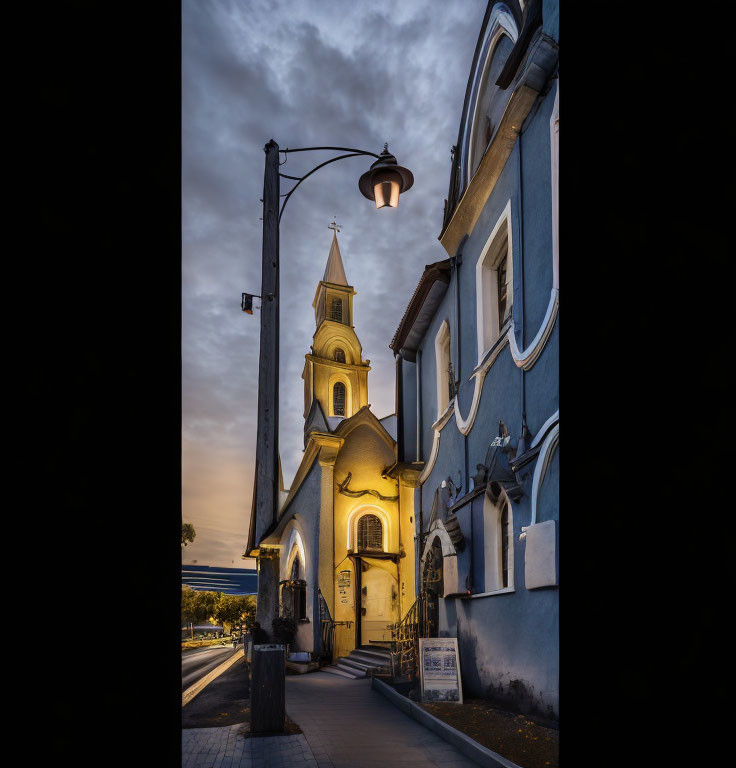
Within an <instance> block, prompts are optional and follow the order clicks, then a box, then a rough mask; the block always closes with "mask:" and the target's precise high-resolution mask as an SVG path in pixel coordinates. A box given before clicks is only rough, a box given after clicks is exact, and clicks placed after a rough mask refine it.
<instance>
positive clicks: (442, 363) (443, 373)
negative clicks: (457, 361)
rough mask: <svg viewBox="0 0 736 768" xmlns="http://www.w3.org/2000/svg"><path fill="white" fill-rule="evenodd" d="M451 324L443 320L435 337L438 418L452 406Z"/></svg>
mask: <svg viewBox="0 0 736 768" xmlns="http://www.w3.org/2000/svg"><path fill="white" fill-rule="evenodd" d="M450 355H451V347H450V324H449V323H448V322H447V320H443V321H442V325H441V326H440V329H439V330H438V331H437V335H436V336H435V337H434V362H435V374H436V378H437V418H438V419H439V418H440V417H441V416H442V415H443V414H444V413H445V412H446V411H447V410H448V408H449V406H450V392H449V388H450V387H449V384H450V379H449V374H448V371H447V369H448V368H449V366H450Z"/></svg>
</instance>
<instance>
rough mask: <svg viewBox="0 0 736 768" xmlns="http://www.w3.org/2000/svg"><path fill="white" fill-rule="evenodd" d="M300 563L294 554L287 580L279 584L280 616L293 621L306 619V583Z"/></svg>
mask: <svg viewBox="0 0 736 768" xmlns="http://www.w3.org/2000/svg"><path fill="white" fill-rule="evenodd" d="M303 570H304V569H303V566H302V562H301V560H300V558H299V554H298V553H295V554H294V561H293V563H292V565H291V572H290V573H289V578H288V579H286V580H285V581H282V582H281V600H280V607H281V611H280V613H281V615H282V616H289V617H291V618H293V619H297V620H304V619H306V618H307V582H306V581H304V572H303Z"/></svg>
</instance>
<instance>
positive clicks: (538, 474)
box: [519, 422, 560, 541]
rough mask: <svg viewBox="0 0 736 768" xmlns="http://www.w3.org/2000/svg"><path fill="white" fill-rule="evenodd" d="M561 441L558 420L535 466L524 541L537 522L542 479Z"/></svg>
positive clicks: (522, 529)
mask: <svg viewBox="0 0 736 768" xmlns="http://www.w3.org/2000/svg"><path fill="white" fill-rule="evenodd" d="M559 442H560V423H559V422H557V424H555V426H554V427H553V428H552V430H550V433H549V434H548V435H547V437H545V438H544V442H543V443H542V447H541V448H540V449H539V456H538V457H537V465H536V467H534V477H533V479H532V493H531V497H532V519H531V522H530V523H529V525H526V526H525V525H522V527H521V534H520V535H519V541H524V539H525V538H526V531H527V530H528V529H529V528H531V526H533V525H536V524H537V504H538V502H539V491H540V488H541V487H542V481H543V480H544V476H545V475H546V474H547V469H548V467H549V463H550V461H551V459H552V456H553V455H554V452H555V449H556V448H557V445H558V444H559Z"/></svg>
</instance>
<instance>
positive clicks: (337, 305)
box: [330, 298, 342, 323]
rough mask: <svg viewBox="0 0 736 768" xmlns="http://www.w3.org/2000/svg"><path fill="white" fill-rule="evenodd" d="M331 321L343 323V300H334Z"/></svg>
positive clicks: (331, 307) (331, 308)
mask: <svg viewBox="0 0 736 768" xmlns="http://www.w3.org/2000/svg"><path fill="white" fill-rule="evenodd" d="M330 320H335V321H336V322H338V323H341V322H342V299H338V298H333V299H332V304H331V305H330Z"/></svg>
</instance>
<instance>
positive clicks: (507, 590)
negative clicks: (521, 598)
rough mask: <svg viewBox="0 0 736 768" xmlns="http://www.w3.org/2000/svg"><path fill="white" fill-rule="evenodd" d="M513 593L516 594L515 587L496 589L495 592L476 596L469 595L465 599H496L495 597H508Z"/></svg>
mask: <svg viewBox="0 0 736 768" xmlns="http://www.w3.org/2000/svg"><path fill="white" fill-rule="evenodd" d="M511 592H516V590H515V589H514V587H504V588H503V589H494V590H493V592H479V593H478V594H476V595H468V596H467V597H464V598H463V599H464V600H472V599H474V598H476V597H494V596H495V595H508V594H510V593H511Z"/></svg>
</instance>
